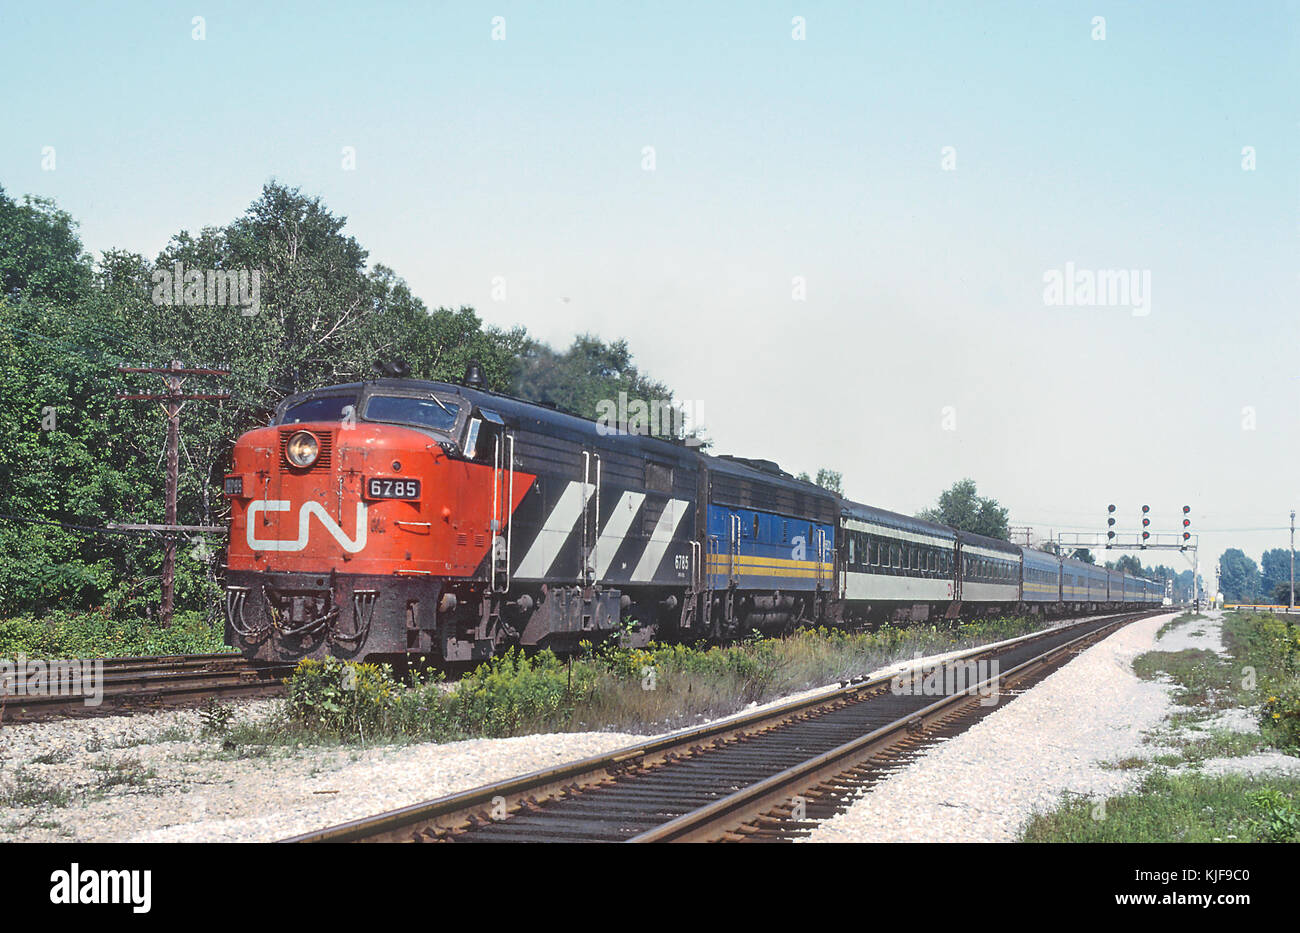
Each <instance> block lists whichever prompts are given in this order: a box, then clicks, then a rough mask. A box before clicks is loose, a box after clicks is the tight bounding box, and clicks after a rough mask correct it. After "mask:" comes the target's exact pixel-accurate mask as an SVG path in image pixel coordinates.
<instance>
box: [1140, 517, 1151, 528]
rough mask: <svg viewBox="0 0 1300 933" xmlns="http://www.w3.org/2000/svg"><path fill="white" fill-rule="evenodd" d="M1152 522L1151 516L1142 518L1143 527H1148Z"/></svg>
mask: <svg viewBox="0 0 1300 933" xmlns="http://www.w3.org/2000/svg"><path fill="white" fill-rule="evenodd" d="M1150 524H1151V519H1149V518H1144V519H1142V527H1143V528H1146V527H1147V526H1148V525H1150Z"/></svg>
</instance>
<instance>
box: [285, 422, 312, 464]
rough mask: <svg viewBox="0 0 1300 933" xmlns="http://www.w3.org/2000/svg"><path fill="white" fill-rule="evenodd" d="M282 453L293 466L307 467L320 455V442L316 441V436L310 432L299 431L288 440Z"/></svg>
mask: <svg viewBox="0 0 1300 933" xmlns="http://www.w3.org/2000/svg"><path fill="white" fill-rule="evenodd" d="M284 453H285V456H286V457H288V458H289V462H290V463H292V464H293V465H294V466H296V467H304V468H305V467H309V466H311V465H312V464H313V463H315V462H316V458H317V457H318V456H319V455H320V441H318V440H316V435H315V434H312V433H311V432H310V431H299V432H298V433H297V434H295V435H294V436H293V437H291V438H289V443H288V444H287V445H286V446H285V448H284Z"/></svg>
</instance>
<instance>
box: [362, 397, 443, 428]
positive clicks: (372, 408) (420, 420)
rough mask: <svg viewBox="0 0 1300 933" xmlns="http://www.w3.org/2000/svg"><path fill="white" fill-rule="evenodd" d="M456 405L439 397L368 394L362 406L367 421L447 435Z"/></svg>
mask: <svg viewBox="0 0 1300 933" xmlns="http://www.w3.org/2000/svg"><path fill="white" fill-rule="evenodd" d="M459 413H460V406H459V405H457V404H456V403H455V402H444V401H442V400H441V399H439V398H436V397H431V398H414V397H406V396H398V395H372V396H371V397H370V401H369V402H367V403H366V414H365V418H366V420H367V421H388V422H392V423H395V424H409V425H414V426H416V427H421V428H432V429H433V430H435V431H442V432H450V431H451V429H452V428H454V427H455V426H456V417H457V415H458V414H459Z"/></svg>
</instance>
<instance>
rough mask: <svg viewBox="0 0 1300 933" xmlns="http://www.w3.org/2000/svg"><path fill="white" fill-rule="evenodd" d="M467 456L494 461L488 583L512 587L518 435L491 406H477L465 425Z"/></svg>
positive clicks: (497, 588) (496, 587) (499, 588)
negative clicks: (513, 521) (507, 427)
mask: <svg viewBox="0 0 1300 933" xmlns="http://www.w3.org/2000/svg"><path fill="white" fill-rule="evenodd" d="M463 449H464V452H465V456H466V457H468V458H469V459H471V460H476V461H478V462H481V463H490V464H492V512H491V514H490V515H489V516H488V522H487V526H488V532H489V533H490V534H491V535H492V560H491V562H490V563H489V568H488V573H489V575H490V578H489V583H490V584H491V588H492V590H493V591H494V592H497V593H504V592H506V591H507V590H509V589H510V561H511V556H512V553H511V552H512V550H513V549H512V547H511V545H512V544H513V535H512V534H511V521H510V519H511V515H512V511H513V509H512V506H513V504H514V501H515V471H514V465H515V436H514V434H512V433H511V432H509V431H508V430H507V429H506V424H505V421H504V420H503V419H502V417H501V416H500V415H499V414H497V413H496V412H495V411H492V410H491V409H490V408H476V409H475V411H474V415H473V417H471V418H470V420H469V423H468V424H467V425H466V427H465V443H464V446H463Z"/></svg>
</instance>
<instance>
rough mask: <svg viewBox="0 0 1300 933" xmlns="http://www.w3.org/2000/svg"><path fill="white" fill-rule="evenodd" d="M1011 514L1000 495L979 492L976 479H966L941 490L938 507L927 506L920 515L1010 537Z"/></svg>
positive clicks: (989, 534)
mask: <svg viewBox="0 0 1300 933" xmlns="http://www.w3.org/2000/svg"><path fill="white" fill-rule="evenodd" d="M1007 515H1008V510H1007V509H1004V508H1003V507H1002V506H1001V505H999V504H998V502H997V500H996V499H989V498H985V497H983V496H980V495H979V493H978V491H977V490H976V488H975V481H974V480H973V479H963V480H959V481H958V482H956V483H953V484H952V486H951V488H949V489H947V490H946V491H944V492H943V493H941V494H940V496H939V502H938V504H937V505H936V507H935V508H932V509H925V510H924V511H922V512H920V513H918V514H917V516H916V517H917V518H922V519H925V520H926V521H931V522H938V523H939V524H941V525H947V526H949V527H950V528H956V529H957V530H958V531H969V532H971V533H972V534H979V535H985V536H987V537H990V538H1001V539H1002V540H1004V541H1006V540H1009V538H1010V529H1009V528H1008V526H1007Z"/></svg>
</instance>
